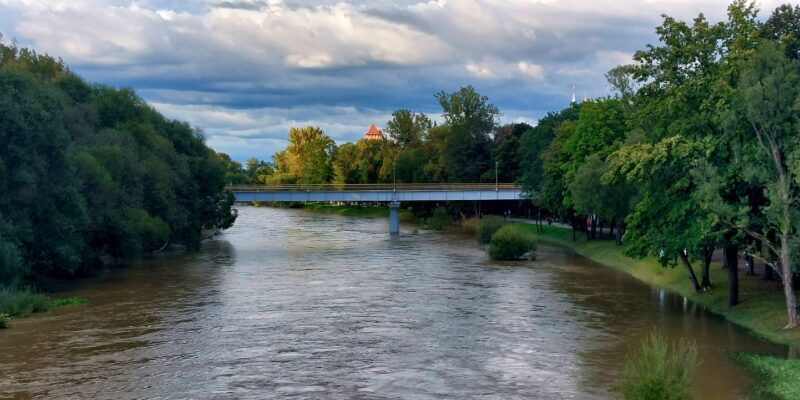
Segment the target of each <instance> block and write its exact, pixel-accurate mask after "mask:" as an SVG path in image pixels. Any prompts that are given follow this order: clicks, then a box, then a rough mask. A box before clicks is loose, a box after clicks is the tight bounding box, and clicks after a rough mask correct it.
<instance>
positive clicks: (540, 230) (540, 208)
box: [538, 207, 544, 233]
mask: <svg viewBox="0 0 800 400" xmlns="http://www.w3.org/2000/svg"><path fill="white" fill-rule="evenodd" d="M538 212H539V233H544V221H542V207H539V210H538Z"/></svg>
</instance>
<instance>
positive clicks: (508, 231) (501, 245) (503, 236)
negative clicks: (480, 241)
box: [489, 225, 536, 260]
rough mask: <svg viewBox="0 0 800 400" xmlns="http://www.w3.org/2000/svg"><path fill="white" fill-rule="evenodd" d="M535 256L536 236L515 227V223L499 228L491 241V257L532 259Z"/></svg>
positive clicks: (493, 258) (499, 258)
mask: <svg viewBox="0 0 800 400" xmlns="http://www.w3.org/2000/svg"><path fill="white" fill-rule="evenodd" d="M535 257H536V237H534V236H533V235H532V234H530V233H527V232H523V231H520V230H519V229H516V228H514V226H513V225H505V226H503V227H502V228H500V229H498V230H497V232H495V233H494V235H492V240H491V241H490V242H489V258H491V259H492V260H519V259H524V258H527V259H531V260H532V259H534V258H535Z"/></svg>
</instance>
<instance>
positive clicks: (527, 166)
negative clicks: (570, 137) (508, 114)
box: [518, 104, 580, 211]
mask: <svg viewBox="0 0 800 400" xmlns="http://www.w3.org/2000/svg"><path fill="white" fill-rule="evenodd" d="M579 112H580V105H577V104H573V105H571V106H570V107H568V108H565V109H563V110H561V111H559V112H549V113H547V115H545V116H544V118H542V119H540V120H539V121H538V123H537V124H536V126H535V127H533V128H532V129H530V130H528V131H526V132H525V133H524V134H523V135H522V137H521V138H520V140H519V150H518V153H519V160H520V168H521V169H522V175H521V176H520V177H519V180H518V182H519V183H520V184H521V185H522V188H523V189H524V190H525V192H526V193H527V195H528V197H530V198H537V197H538V195H537V193H538V192H539V191H540V190H541V189H542V185H543V183H544V181H545V171H544V164H543V157H544V155H545V153H546V151H547V149H548V147H549V146H550V143H551V142H552V141H553V140H554V139H555V137H556V131H557V128H558V127H559V125H560V124H561V123H563V122H565V121H577V120H578V115H579ZM559 208H560V207H559ZM551 211H557V209H551Z"/></svg>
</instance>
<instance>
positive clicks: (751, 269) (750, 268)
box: [744, 253, 756, 276]
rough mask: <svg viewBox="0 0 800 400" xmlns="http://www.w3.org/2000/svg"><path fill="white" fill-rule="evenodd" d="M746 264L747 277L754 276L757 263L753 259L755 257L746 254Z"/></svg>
mask: <svg viewBox="0 0 800 400" xmlns="http://www.w3.org/2000/svg"><path fill="white" fill-rule="evenodd" d="M744 260H745V263H747V275H750V276H753V275H755V274H756V263H755V260H754V259H753V255H752V254H750V253H746V254H745V255H744Z"/></svg>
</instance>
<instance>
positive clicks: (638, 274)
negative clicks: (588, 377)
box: [516, 224, 800, 346]
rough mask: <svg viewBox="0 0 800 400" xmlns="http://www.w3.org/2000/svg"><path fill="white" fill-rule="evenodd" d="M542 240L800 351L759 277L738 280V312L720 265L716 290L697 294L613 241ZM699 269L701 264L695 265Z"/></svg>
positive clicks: (776, 295)
mask: <svg viewBox="0 0 800 400" xmlns="http://www.w3.org/2000/svg"><path fill="white" fill-rule="evenodd" d="M516 225H519V226H520V229H525V230H528V231H530V232H532V233H535V232H536V227H535V226H534V225H530V224H516ZM539 236H540V241H543V242H549V243H553V244H558V245H562V246H566V247H569V248H570V249H572V250H574V251H575V252H576V253H578V254H580V255H582V256H584V257H586V258H589V259H591V260H594V261H596V262H598V263H600V264H603V265H605V266H607V267H610V268H614V269H617V270H621V271H624V272H626V273H628V274H630V275H632V276H634V277H635V278H637V279H639V280H640V281H643V282H646V283H649V284H651V285H654V286H658V287H662V288H664V289H666V290H669V291H671V292H673V293H677V294H680V295H682V296H685V297H687V298H689V299H690V300H692V301H694V302H696V303H698V304H702V305H704V306H706V308H707V309H708V310H709V311H711V312H713V313H715V314H718V315H721V316H723V317H725V318H726V319H728V320H729V321H731V322H733V323H734V324H737V325H740V326H743V327H745V328H747V329H749V330H751V331H752V332H753V333H754V334H755V335H757V336H759V337H762V338H764V339H766V340H769V341H772V342H775V343H780V344H786V345H790V346H800V328H798V329H794V330H790V331H786V330H783V329H782V328H783V326H784V325H785V324H786V306H785V303H784V298H783V293H782V292H781V291H780V290H779V288H777V286H776V283H775V282H771V281H766V280H764V279H761V278H760V277H751V276H746V275H744V274H743V273H740V276H739V300H740V304H739V305H737V306H736V307H730V306H728V292H727V290H728V272H727V270H723V269H722V268H721V267H720V265H713V264H712V266H711V271H710V274H711V283H712V285H714V288H712V289H709V290H705V291H702V292H700V293H695V292H694V290H693V289H692V287H691V285H690V283H689V280H688V278H687V277H686V273H685V271H684V270H683V269H682V268H662V267H661V266H660V264H659V263H658V262H657V261H656V259H655V258H645V259H634V258H630V257H627V256H625V255H624V254H623V247H622V246H616V245H615V244H614V242H613V241H611V240H593V241H588V240H586V237H585V235H581V234H578V235H577V239H578V240H577V241H575V242H573V241H572V232H571V231H570V229H565V228H559V227H553V226H545V227H544V234H541V235H539ZM695 267H696V268H699V264H696V265H695Z"/></svg>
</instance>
